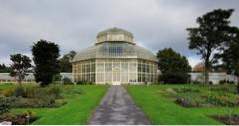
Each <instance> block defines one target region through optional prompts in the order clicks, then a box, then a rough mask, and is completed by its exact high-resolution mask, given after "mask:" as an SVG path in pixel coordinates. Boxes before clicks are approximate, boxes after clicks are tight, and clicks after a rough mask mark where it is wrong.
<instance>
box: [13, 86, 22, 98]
mask: <svg viewBox="0 0 239 126" xmlns="http://www.w3.org/2000/svg"><path fill="white" fill-rule="evenodd" d="M24 93H25V91H24V88H23V87H22V86H18V87H16V88H15V90H14V92H13V96H16V97H23V96H24Z"/></svg>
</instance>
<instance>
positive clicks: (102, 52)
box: [72, 42, 157, 62]
mask: <svg viewBox="0 0 239 126" xmlns="http://www.w3.org/2000/svg"><path fill="white" fill-rule="evenodd" d="M95 58H126V59H127V58H138V59H145V60H150V61H154V62H157V58H156V56H155V55H154V54H153V53H152V52H150V51H148V50H146V49H145V48H143V47H140V46H137V45H133V44H129V43H124V42H113V43H112V42H104V43H101V44H97V45H94V46H91V47H89V48H87V49H85V50H82V51H81V52H79V53H77V55H76V56H75V57H74V59H73V61H72V62H76V61H81V60H88V59H95Z"/></svg>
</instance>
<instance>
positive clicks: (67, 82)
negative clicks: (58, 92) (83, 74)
mask: <svg viewBox="0 0 239 126" xmlns="http://www.w3.org/2000/svg"><path fill="white" fill-rule="evenodd" d="M62 83H63V84H73V82H72V81H71V79H70V78H67V77H65V78H63V79H62Z"/></svg>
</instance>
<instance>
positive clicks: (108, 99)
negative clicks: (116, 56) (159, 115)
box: [89, 86, 150, 125]
mask: <svg viewBox="0 0 239 126" xmlns="http://www.w3.org/2000/svg"><path fill="white" fill-rule="evenodd" d="M89 124H92V125H138V124H142V125H147V124H150V122H149V120H148V119H147V118H146V117H145V115H144V113H143V112H142V111H141V110H140V109H139V108H138V107H137V106H136V105H135V104H134V102H133V100H132V99H131V97H130V96H129V94H128V93H127V92H126V90H125V89H124V88H123V87H122V86H111V87H110V89H109V90H108V92H107V94H106V96H105V97H104V98H103V100H102V101H101V104H100V106H98V107H97V109H96V111H95V113H94V114H93V116H92V118H91V119H90V121H89Z"/></svg>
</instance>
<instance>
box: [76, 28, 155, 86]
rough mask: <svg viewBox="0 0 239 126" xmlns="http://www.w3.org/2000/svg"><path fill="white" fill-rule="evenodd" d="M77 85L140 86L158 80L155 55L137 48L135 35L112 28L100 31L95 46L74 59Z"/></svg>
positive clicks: (81, 52)
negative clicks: (85, 83) (81, 82)
mask: <svg viewBox="0 0 239 126" xmlns="http://www.w3.org/2000/svg"><path fill="white" fill-rule="evenodd" d="M72 69H73V70H72V72H73V78H74V81H75V82H79V81H84V82H92V83H96V84H113V85H119V84H140V83H153V82H155V81H157V69H158V65H157V58H156V56H155V55H154V54H153V53H152V52H150V51H148V50H146V49H145V48H142V47H140V46H138V45H137V44H136V43H135V41H134V37H133V34H132V33H130V32H128V31H126V30H123V29H120V28H110V29H107V30H104V31H102V32H99V33H98V35H97V40H96V42H95V44H94V45H93V46H91V47H89V48H87V49H85V50H82V51H80V52H79V53H77V54H76V56H75V57H74V59H73V60H72Z"/></svg>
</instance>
